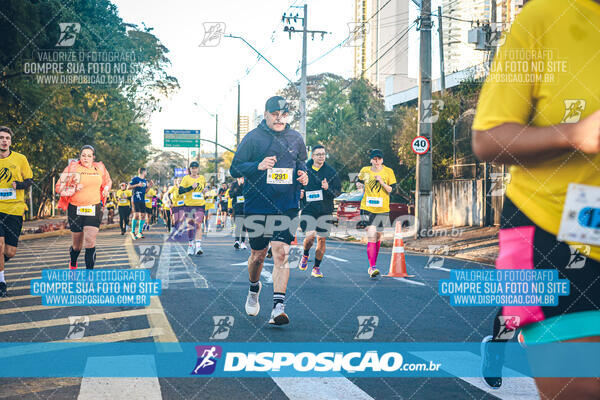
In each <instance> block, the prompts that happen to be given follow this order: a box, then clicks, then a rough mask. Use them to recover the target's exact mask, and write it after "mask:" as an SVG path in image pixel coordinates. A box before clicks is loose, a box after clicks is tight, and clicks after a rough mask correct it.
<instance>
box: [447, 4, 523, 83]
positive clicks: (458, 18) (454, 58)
mask: <svg viewBox="0 0 600 400" xmlns="http://www.w3.org/2000/svg"><path fill="white" fill-rule="evenodd" d="M525 2H526V1H524V0H496V21H497V23H496V29H497V30H500V31H506V30H507V29H509V27H510V24H512V22H513V21H514V19H515V17H516V16H517V14H518V13H519V11H521V8H522V7H523V4H524V3H525ZM491 7H492V1H491V0H442V13H443V15H444V16H445V18H444V20H443V31H444V57H445V62H444V65H445V69H446V74H450V73H453V72H457V71H462V70H465V69H467V68H469V67H472V66H475V65H482V64H483V63H484V62H487V61H488V56H489V53H488V52H487V51H481V50H475V47H474V46H473V45H472V44H470V43H468V41H467V33H468V31H469V30H470V29H472V28H473V27H476V26H477V25H484V24H486V23H488V22H490V21H491V17H492V15H491ZM468 21H474V22H468Z"/></svg>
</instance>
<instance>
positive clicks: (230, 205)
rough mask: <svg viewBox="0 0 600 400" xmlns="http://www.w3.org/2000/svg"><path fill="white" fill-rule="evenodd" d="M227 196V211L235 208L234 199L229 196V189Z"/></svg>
mask: <svg viewBox="0 0 600 400" xmlns="http://www.w3.org/2000/svg"><path fill="white" fill-rule="evenodd" d="M225 196H226V197H227V209H230V208H233V199H232V198H231V197H230V196H229V189H227V191H226V192H225Z"/></svg>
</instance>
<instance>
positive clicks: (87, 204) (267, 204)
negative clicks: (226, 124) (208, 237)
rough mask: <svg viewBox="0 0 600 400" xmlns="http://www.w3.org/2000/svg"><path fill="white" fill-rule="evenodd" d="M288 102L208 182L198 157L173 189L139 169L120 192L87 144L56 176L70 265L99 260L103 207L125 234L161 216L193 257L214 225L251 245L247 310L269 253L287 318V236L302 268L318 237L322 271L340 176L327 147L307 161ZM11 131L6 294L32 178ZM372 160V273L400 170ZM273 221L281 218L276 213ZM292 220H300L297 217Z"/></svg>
mask: <svg viewBox="0 0 600 400" xmlns="http://www.w3.org/2000/svg"><path fill="white" fill-rule="evenodd" d="M289 115H290V113H289V104H288V102H287V101H286V100H285V99H284V98H282V97H280V96H274V97H271V98H270V99H268V100H267V102H266V104H265V113H264V117H265V119H264V120H263V121H262V123H261V124H260V125H259V126H258V127H257V128H256V129H254V130H253V131H251V132H249V133H248V134H247V135H246V136H245V137H244V139H243V140H242V142H241V143H240V145H239V147H238V149H237V151H236V153H235V156H234V158H233V160H232V164H231V168H230V173H231V175H232V177H233V178H234V179H235V181H233V182H232V183H231V184H227V183H221V184H219V186H217V185H214V184H213V185H211V184H208V183H207V181H206V179H205V177H204V176H203V175H201V174H200V173H199V164H198V162H196V161H193V162H192V163H190V165H189V166H188V169H187V175H185V176H183V177H181V178H175V179H174V180H173V183H172V185H170V186H169V187H166V186H163V187H162V188H161V187H159V185H157V184H155V183H154V182H153V181H152V180H151V179H147V173H148V172H147V170H146V168H143V167H142V168H139V170H138V174H137V176H135V177H133V178H132V179H131V180H130V181H129V182H121V183H120V184H119V189H118V190H116V191H114V190H113V187H112V185H113V184H112V180H111V178H110V174H109V172H108V171H107V169H106V167H105V166H104V164H103V163H102V162H101V161H98V160H96V151H95V149H94V147H93V146H91V145H85V146H83V147H82V148H81V150H80V152H79V157H78V159H77V160H72V161H71V162H70V163H69V165H68V166H67V167H66V168H65V170H64V171H63V173H62V174H61V176H60V179H59V180H58V182H57V184H56V192H57V193H58V194H59V195H60V200H59V203H58V207H59V208H60V209H62V210H64V211H65V212H66V214H67V220H68V225H69V228H70V230H71V235H72V244H71V246H70V248H69V256H70V261H69V268H70V269H76V268H78V258H79V255H80V253H81V252H82V251H84V259H85V266H86V268H88V269H93V268H94V265H95V262H96V237H97V234H98V231H99V227H100V224H101V222H102V220H103V216H104V212H105V209H106V213H107V222H108V223H113V222H114V217H115V212H117V213H118V215H119V224H120V229H121V235H125V234H128V235H130V237H131V239H132V240H136V241H137V240H141V239H143V238H144V231H147V230H149V229H150V227H151V226H152V225H153V224H156V223H157V222H158V220H159V218H162V219H163V220H164V222H165V225H166V227H167V230H168V232H169V240H174V241H187V242H188V255H190V256H195V255H202V254H203V249H202V237H203V234H205V233H206V232H208V231H209V230H211V229H214V230H218V229H224V228H225V226H226V225H227V226H230V227H231V229H232V230H234V236H235V241H234V244H233V246H234V247H235V249H236V250H238V249H239V250H243V249H247V246H246V238H248V242H249V246H250V249H251V252H250V256H249V259H248V275H249V290H248V295H247V298H246V305H245V309H246V312H247V313H248V315H251V316H255V315H258V313H259V311H260V302H259V294H260V291H261V282H260V279H259V278H260V275H261V271H262V268H263V264H264V260H265V258H266V257H272V258H273V262H274V268H273V289H274V290H273V309H272V312H271V318H270V321H269V322H270V323H271V324H274V325H285V324H288V323H289V317H288V315H287V314H286V313H285V306H284V304H285V293H286V289H287V283H288V279H289V263H288V257H289V250H290V244H291V243H292V241H293V240H294V239H295V237H296V230H297V228H298V226H299V227H300V228H301V229H302V230H303V231H304V232H305V233H306V236H305V239H304V243H303V245H304V254H303V255H302V257H301V259H300V260H299V269H300V270H306V269H307V268H308V260H309V254H310V249H311V248H312V247H313V245H314V242H315V241H316V242H317V245H316V254H315V261H314V265H313V266H312V271H311V275H312V276H313V277H315V278H322V277H323V273H322V272H321V262H322V260H323V256H324V254H325V246H326V245H325V243H326V239H327V238H328V237H329V235H330V233H331V229H332V228H333V211H334V205H333V200H334V198H335V197H337V196H339V195H340V194H341V181H340V178H339V176H338V174H337V172H336V171H335V169H334V168H333V167H332V166H331V165H329V164H328V163H327V162H326V158H327V152H326V149H325V147H324V146H321V145H317V146H314V147H313V148H312V154H311V159H310V160H308V161H307V158H308V154H307V150H306V146H305V144H304V140H303V138H302V136H301V135H300V134H299V133H298V132H297V131H295V130H293V129H291V128H290V125H289ZM12 136H13V132H12V130H11V129H10V128H8V127H0V168H3V169H8V170H9V171H10V173H9V174H1V176H2V177H7V178H6V179H3V180H2V181H1V182H0V239H1V241H0V246H1V247H2V249H1V250H2V251H3V253H4V259H2V260H0V297H5V296H7V293H8V291H7V285H6V281H5V279H4V264H5V263H6V262H7V261H8V260H9V259H10V258H12V257H14V255H15V253H16V249H17V245H18V240H19V235H20V233H21V227H22V221H23V219H22V215H23V210H24V206H25V202H24V191H25V189H27V188H28V187H29V186H31V185H32V184H33V180H32V178H33V174H32V171H31V168H30V166H29V163H28V161H27V159H26V158H25V156H23V155H22V154H19V153H16V152H14V151H11V149H10V145H11V143H12ZM369 156H370V157H369V158H370V163H371V165H370V166H367V167H364V168H363V169H362V170H361V171H360V173H359V174H358V178H357V182H356V184H357V186H358V187H360V188H361V189H363V190H364V196H363V199H362V203H361V214H362V215H363V219H364V220H365V221H367V228H366V230H367V235H368V239H369V242H368V245H367V259H368V262H369V267H368V271H367V272H368V274H369V276H370V277H372V278H374V277H376V276H377V275H378V274H379V270H378V268H377V266H376V262H377V257H378V253H379V249H380V246H381V237H382V233H383V228H384V227H385V226H386V225H389V223H390V222H389V210H390V208H389V203H390V193H391V192H392V191H393V190H394V187H395V185H396V178H395V176H394V172H393V171H392V170H391V169H390V168H388V167H385V166H384V165H383V152H382V151H381V150H378V149H373V150H371V151H370V154H369ZM275 220H276V221H275ZM293 221H297V222H298V223H297V224H295V225H294V223H293Z"/></svg>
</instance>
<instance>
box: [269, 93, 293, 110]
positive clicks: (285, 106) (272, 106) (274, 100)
mask: <svg viewBox="0 0 600 400" xmlns="http://www.w3.org/2000/svg"><path fill="white" fill-rule="evenodd" d="M279 110H281V111H283V112H289V111H290V105H289V103H288V102H287V101H286V100H285V99H284V98H283V97H281V96H273V97H271V98H270V99H269V100H267V102H266V104H265V111H267V112H270V113H272V112H275V111H279Z"/></svg>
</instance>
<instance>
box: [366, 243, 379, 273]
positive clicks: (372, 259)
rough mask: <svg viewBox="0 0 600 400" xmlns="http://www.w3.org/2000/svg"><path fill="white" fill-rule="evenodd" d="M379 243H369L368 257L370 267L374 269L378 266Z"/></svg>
mask: <svg viewBox="0 0 600 400" xmlns="http://www.w3.org/2000/svg"><path fill="white" fill-rule="evenodd" d="M377 250H378V249H377V243H372V242H369V243H367V257H368V258H369V266H371V267H374V266H375V264H377V253H378V251H377Z"/></svg>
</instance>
